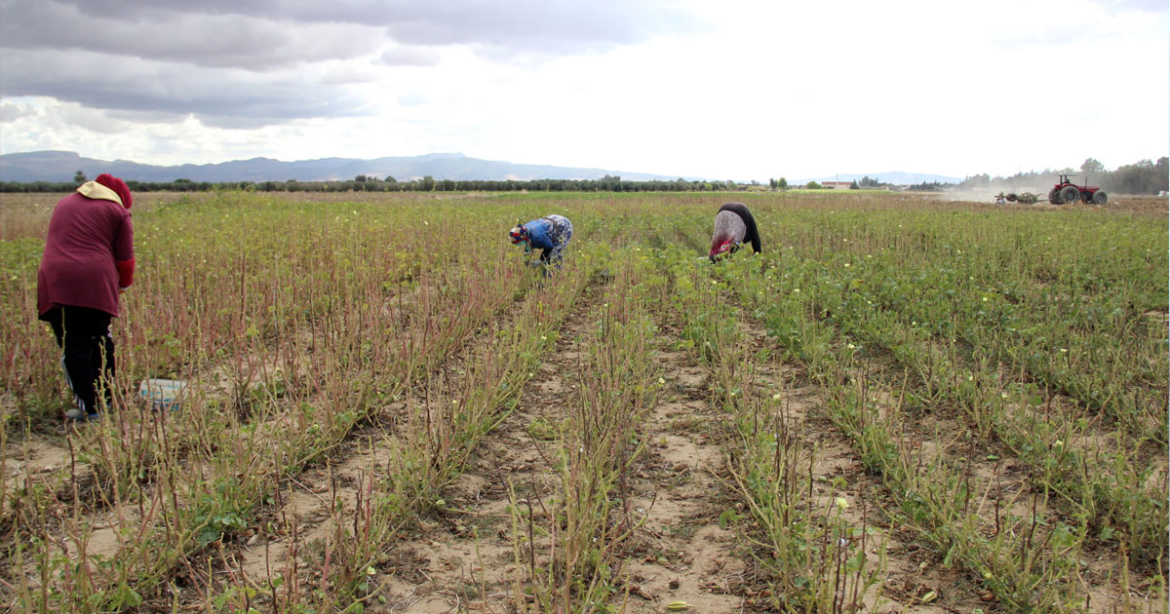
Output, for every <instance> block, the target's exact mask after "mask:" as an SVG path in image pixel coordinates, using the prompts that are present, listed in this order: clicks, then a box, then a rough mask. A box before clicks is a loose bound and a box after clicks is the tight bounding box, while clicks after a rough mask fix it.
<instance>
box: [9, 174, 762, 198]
mask: <svg viewBox="0 0 1170 614" xmlns="http://www.w3.org/2000/svg"><path fill="white" fill-rule="evenodd" d="M85 181H86V178H85V175H84V174H83V173H81V172H80V171H79V172H78V173H77V174H76V175H75V176H74V178H73V181H59V182H58V181H32V182H15V181H3V182H0V192H58V193H59V192H71V191H73V190H75V189H76V188H77V186H78V185H81V184H82V183H84V182H85ZM126 185H128V186H129V187H130V189H131V190H132V191H135V192H205V191H210V190H247V191H256V192H350V191H354V192H519V191H523V190H528V191H530V192H532V191H540V192H719V191H734V190H743V189H747V188H748V187H749V186H758V185H759V184H758V182H755V181H753V182H751V183H746V184H745V183H738V182H735V181H688V180H686V179H682V178H679V179H675V180H673V181H664V180H649V181H629V180H623V179H622V178H621V177H619V176H610V175H606V176H604V177H602V178H601V179H532V180H518V179H506V180H488V179H435V178H434V177H430V176H427V177H423V178H421V179H412V180H409V181H398V180H397V179H395V178H394V177H385V178H378V177H371V176H368V175H358V176H356V177H354V178H353V179H351V180H342V181H297V180H295V179H290V180H288V181H224V182H210V181H191V180H190V179H176V180H174V181H169V182H149V181H134V180H127V181H126Z"/></svg>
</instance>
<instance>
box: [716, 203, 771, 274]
mask: <svg viewBox="0 0 1170 614" xmlns="http://www.w3.org/2000/svg"><path fill="white" fill-rule="evenodd" d="M744 241H750V242H751V244H752V251H754V252H755V253H757V254H758V253H760V231H759V230H757V229H756V220H755V218H753V217H752V212H751V211H748V208H747V207H745V206H744V205H743V203H727V204H725V205H723V206H722V207H720V208H719V213H718V214H716V215H715V234H714V235H712V237H711V255H710V258H711V262H715V260H717V259H718V257H719V256H721V255H723V254H726V253H735V252H736V251H737V250H738V249H739V245H740V244H741V243H743V242H744Z"/></svg>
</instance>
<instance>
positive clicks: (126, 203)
mask: <svg viewBox="0 0 1170 614" xmlns="http://www.w3.org/2000/svg"><path fill="white" fill-rule="evenodd" d="M94 181H96V182H98V183H100V184H102V185H104V186H106V187H107V188H110V189H111V190H113V191H114V192H116V193H117V194H118V198H121V199H122V206H123V207H126V208H127V209H129V208H130V205H132V204H134V197H133V196H131V195H130V188H129V187H127V186H126V182H125V181H122V180H121V179H118V178H117V177H115V176H113V175H111V174H109V173H102V174H100V175H98V176H97V179H94Z"/></svg>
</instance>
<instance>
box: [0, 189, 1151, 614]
mask: <svg viewBox="0 0 1170 614" xmlns="http://www.w3.org/2000/svg"><path fill="white" fill-rule="evenodd" d="M57 198H59V196H51V195H12V194H5V195H0V410H2V420H0V603H2V604H4V605H6V606H10V607H11V608H12V610H13V611H27V612H84V613H90V612H110V611H129V612H208V613H220V612H250V611H257V612H275V613H286V612H287V613H309V612H314V613H328V612H349V613H356V612H386V613H389V612H423V613H438V612H496V613H505V612H545V613H554V612H559V613H564V614H568V613H576V612H630V613H649V612H668V611H683V610H685V611H689V612H695V613H703V614H707V613H727V612H778V611H783V612H815V613H821V614H847V613H853V612H862V611H864V612H875V613H883V614H885V613H894V612H916V613H924V614H943V613H961V614H991V613H993V612H1011V613H1023V612H1087V613H1106V612H1108V613H1115V612H1116V613H1122V614H1125V613H1129V612H1143V613H1144V612H1149V613H1163V612H1165V611H1166V609H1167V595H1166V591H1167V564H1168V561H1167V556H1166V555H1167V549H1168V537H1167V536H1168V510H1167V501H1168V497H1170V493H1168V487H1167V485H1168V473H1167V420H1168V415H1167V406H1168V403H1170V385H1168V382H1167V378H1168V373H1170V365H1168V347H1167V337H1168V329H1167V307H1168V305H1167V303H1168V297H1170V288H1168V271H1170V264H1168V261H1167V245H1168V231H1167V212H1166V200H1165V199H1154V198H1145V199H1142V198H1125V197H1118V198H1116V200H1117V201H1119V202H1117V203H1113V202H1111V203H1110V205H1109V206H1108V207H1080V206H1077V207H1064V208H1059V207H1038V206H1013V205H1007V206H1004V205H988V204H977V203H963V202H942V201H940V200H937V199H936V198H935V197H931V196H923V195H896V194H848V193H824V194H796V195H787V194H733V195H728V194H645V193H642V194H611V193H600V194H560V193H558V194H551V195H550V194H538V193H529V194H498V195H477V194H467V195H459V194H444V195H433V194H394V195H378V194H348V195H347V194H331V195H307V194H303V195H288V194H283V195H282V194H254V193H245V192H220V193H209V194H192V195H180V194H165V195H164V194H141V195H136V198H135V203H136V204H135V207H134V210H133V214H134V224H135V231H136V248H137V259H138V274H137V276H136V277H137V280H136V283H135V285H134V287H133V288H131V290H130V291H128V292H127V293H125V294H124V295H123V297H122V305H123V307H122V308H123V317H121V318H120V319H118V320H116V321H115V327H114V328H115V330H114V334H115V338H116V339H117V341H118V357H117V360H118V376H117V381H116V382H114V388H115V392H116V395H117V402H116V403H115V405H116V408H115V410H114V411H112V412H110V413H109V414H108V415H107V416H106V417H105V418H104V419H103V420H102V421H101V422H98V423H91V424H85V425H80V426H77V427H73V426H69V427H66V426H64V425H63V424H62V420H61V414H62V412H63V411H64V410H65V409H66V408H67V407H68V398H67V388H66V384H65V380H64V377H63V375H62V373H61V370H60V360H59V359H60V356H59V350H58V349H57V347H56V345H55V344H54V342H53V338H52V334H51V333H50V331H49V329H48V327H47V326H46V325H44V324H42V323H40V322H37V321H36V319H35V317H36V268H37V265H38V263H39V260H40V256H41V250H42V247H43V238H44V232H45V230H46V228H47V224H48V219H49V215H50V212H51V209H52V206H53V204H54V203H55V202H56V200H57ZM728 200H739V201H742V202H745V203H746V204H747V205H748V206H749V207H750V208H751V209H752V212H753V213H754V215H755V217H756V219H757V221H758V223H759V226H760V232H761V235H762V238H763V245H764V253H763V254H761V255H755V256H753V255H751V254H750V250H747V252H742V251H741V252H740V253H738V254H736V255H734V256H733V257H732V258H730V259H729V260H727V261H724V262H720V263H718V264H714V265H713V264H710V263H709V262H708V261H707V259H706V258H705V256H706V253H707V248H708V245H709V242H710V233H711V228H712V223H713V219H714V215H715V212H716V210H717V209H718V207H719V206H720V205H721V204H722V203H723V202H726V201H728ZM550 213H559V214H561V215H564V216H566V217H568V218H569V219H571V220H572V222H573V225H574V227H575V234H574V237H573V240H572V243H571V245H570V247H569V250H568V252H567V257H566V262H565V265H564V267H563V268H562V269H560V270H551V271H548V272H544V271H542V270H539V269H535V268H530V267H525V266H524V264H523V262H522V260H523V257H522V254H521V250H519V249H518V248H516V247H514V246H512V245H511V244H510V243H509V242H508V241H507V237H506V234H507V230H508V228H510V227H511V226H513V225H514V224H515V223H516V221H517V220H521V221H527V220H530V219H534V218H536V217H540V216H543V215H547V214H550ZM146 378H167V379H180V380H185V381H187V382H188V388H187V391H186V394H185V395H184V396H183V398H182V401H181V405H180V407H179V409H177V410H175V411H156V410H155V408H153V407H152V406H151V405H150V404H148V403H146V402H145V401H143V400H142V399H141V398H140V397H139V396H138V386H139V382H141V381H143V380H144V379H146Z"/></svg>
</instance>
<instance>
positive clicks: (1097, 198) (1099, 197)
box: [1093, 190, 1109, 205]
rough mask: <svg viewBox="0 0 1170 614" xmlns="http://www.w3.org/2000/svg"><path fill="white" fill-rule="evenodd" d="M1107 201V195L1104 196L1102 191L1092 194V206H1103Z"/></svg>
mask: <svg viewBox="0 0 1170 614" xmlns="http://www.w3.org/2000/svg"><path fill="white" fill-rule="evenodd" d="M1108 200H1109V195H1108V194H1106V193H1105V192H1104V191H1103V190H1097V192H1096V193H1094V194H1093V204H1094V205H1104V204H1105V203H1106V202H1107V201H1108Z"/></svg>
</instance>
